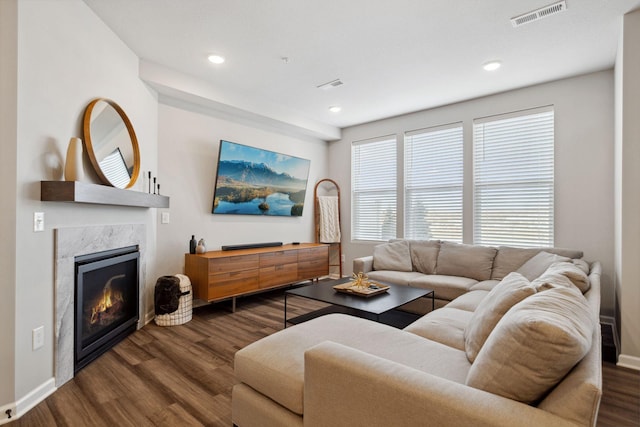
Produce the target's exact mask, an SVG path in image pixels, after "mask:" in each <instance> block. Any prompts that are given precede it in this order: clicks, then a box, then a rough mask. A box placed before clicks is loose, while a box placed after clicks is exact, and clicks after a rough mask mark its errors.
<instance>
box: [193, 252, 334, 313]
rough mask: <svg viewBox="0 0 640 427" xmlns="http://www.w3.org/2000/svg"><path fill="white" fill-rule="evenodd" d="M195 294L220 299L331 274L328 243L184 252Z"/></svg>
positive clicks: (201, 297)
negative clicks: (200, 252) (193, 252)
mask: <svg viewBox="0 0 640 427" xmlns="http://www.w3.org/2000/svg"><path fill="white" fill-rule="evenodd" d="M184 269H185V274H186V275H187V276H188V277H189V279H190V280H191V285H192V288H193V293H194V296H195V298H198V299H200V300H203V301H208V302H212V301H218V300H222V299H227V298H233V302H234V304H233V305H234V309H235V297H237V296H241V295H245V294H250V293H254V292H259V291H261V290H266V289H271V288H275V287H278V286H283V285H288V284H291V283H295V282H299V281H303V280H312V279H317V278H318V277H320V276H326V275H328V274H329V246H328V245H324V244H320V243H301V244H299V245H283V246H274V247H268V248H256V249H240V250H231V251H211V252H206V253H204V254H195V255H194V254H185V262H184Z"/></svg>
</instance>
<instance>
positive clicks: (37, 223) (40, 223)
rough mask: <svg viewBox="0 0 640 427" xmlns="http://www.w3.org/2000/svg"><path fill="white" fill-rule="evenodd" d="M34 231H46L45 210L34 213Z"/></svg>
mask: <svg viewBox="0 0 640 427" xmlns="http://www.w3.org/2000/svg"><path fill="white" fill-rule="evenodd" d="M33 231H44V212H34V213H33Z"/></svg>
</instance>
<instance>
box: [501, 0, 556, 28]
mask: <svg viewBox="0 0 640 427" xmlns="http://www.w3.org/2000/svg"><path fill="white" fill-rule="evenodd" d="M565 10H567V2H566V1H565V0H562V1H559V2H557V3H553V4H550V5H549V6H545V7H541V8H540V9H537V10H534V11H531V12H528V13H525V14H524V15H520V16H516V17H514V18H511V25H513V26H514V27H519V26H521V25H524V24H528V23H530V22H533V21H538V20H540V19H542V18H547V17H549V16H551V15H555V14H556V13H560V12H563V11H565Z"/></svg>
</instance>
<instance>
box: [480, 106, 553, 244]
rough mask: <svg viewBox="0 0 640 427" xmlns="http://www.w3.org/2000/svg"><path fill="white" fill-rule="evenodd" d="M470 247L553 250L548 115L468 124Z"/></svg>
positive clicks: (527, 113) (545, 112)
mask: <svg viewBox="0 0 640 427" xmlns="http://www.w3.org/2000/svg"><path fill="white" fill-rule="evenodd" d="M473 133H474V135H473V142H474V168H473V172H474V174H473V177H474V192H473V196H474V204H473V206H474V243H476V244H482V245H501V244H502V245H510V246H520V247H539V246H553V191H554V189H553V187H554V184H553V179H554V172H553V162H554V157H553V152H554V113H553V108H552V107H545V108H540V109H535V110H528V111H525V112H519V113H512V114H509V115H503V116H497V117H490V118H485V119H478V120H474V124H473Z"/></svg>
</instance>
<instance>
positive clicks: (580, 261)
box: [571, 258, 589, 275]
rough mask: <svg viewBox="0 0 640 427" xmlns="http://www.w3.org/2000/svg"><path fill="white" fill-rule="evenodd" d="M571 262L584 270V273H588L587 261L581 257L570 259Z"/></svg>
mask: <svg viewBox="0 0 640 427" xmlns="http://www.w3.org/2000/svg"><path fill="white" fill-rule="evenodd" d="M571 262H572V263H573V264H575V266H576V267H578V268H579V269H580V270H582V271H584V274H587V275H588V274H589V263H588V262H587V261H585V260H583V259H582V258H578V259H572V260H571Z"/></svg>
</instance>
